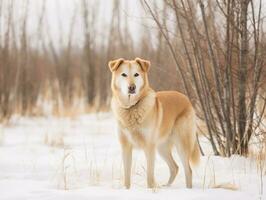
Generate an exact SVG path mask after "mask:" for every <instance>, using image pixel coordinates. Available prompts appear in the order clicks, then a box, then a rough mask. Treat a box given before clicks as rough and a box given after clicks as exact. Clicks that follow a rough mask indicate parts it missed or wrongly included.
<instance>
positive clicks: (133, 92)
mask: <svg viewBox="0 0 266 200" xmlns="http://www.w3.org/2000/svg"><path fill="white" fill-rule="evenodd" d="M131 94H136V91H135V90H134V91H128V95H131Z"/></svg>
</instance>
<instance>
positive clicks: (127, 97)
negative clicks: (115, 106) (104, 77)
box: [108, 58, 150, 107]
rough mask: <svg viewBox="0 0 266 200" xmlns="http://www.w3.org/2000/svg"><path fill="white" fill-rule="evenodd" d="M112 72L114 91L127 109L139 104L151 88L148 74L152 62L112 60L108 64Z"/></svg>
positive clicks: (138, 59) (137, 59)
mask: <svg viewBox="0 0 266 200" xmlns="http://www.w3.org/2000/svg"><path fill="white" fill-rule="evenodd" d="M108 65H109V68H110V70H111V72H112V85H111V88H112V91H113V94H114V95H116V96H117V97H118V98H119V100H120V101H121V102H122V103H123V104H124V106H125V107H130V106H132V105H134V104H136V103H137V102H138V100H139V99H140V98H141V96H142V95H143V93H144V92H145V91H146V89H147V88H148V87H149V82H148V76H147V72H148V71H149V68H150V61H147V60H143V59H140V58H136V59H135V60H124V59H123V58H120V59H117V60H112V61H110V62H109V63H108Z"/></svg>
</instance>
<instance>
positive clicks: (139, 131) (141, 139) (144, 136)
mask: <svg viewBox="0 0 266 200" xmlns="http://www.w3.org/2000/svg"><path fill="white" fill-rule="evenodd" d="M123 134H125V136H126V137H127V139H128V141H129V142H130V143H131V144H132V145H133V146H135V147H140V148H142V147H144V146H146V145H147V143H148V142H151V136H152V135H151V134H152V130H150V129H149V128H144V127H138V128H135V129H127V128H126V129H124V131H123Z"/></svg>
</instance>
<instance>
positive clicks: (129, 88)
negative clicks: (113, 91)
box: [128, 84, 136, 94]
mask: <svg viewBox="0 0 266 200" xmlns="http://www.w3.org/2000/svg"><path fill="white" fill-rule="evenodd" d="M135 90H136V85H135V84H131V85H130V86H129V87H128V93H130V94H133V93H135Z"/></svg>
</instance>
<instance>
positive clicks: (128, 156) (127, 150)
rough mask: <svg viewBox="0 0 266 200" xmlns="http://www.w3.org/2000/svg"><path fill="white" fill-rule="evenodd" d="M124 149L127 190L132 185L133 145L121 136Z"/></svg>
mask: <svg viewBox="0 0 266 200" xmlns="http://www.w3.org/2000/svg"><path fill="white" fill-rule="evenodd" d="M120 143H121V147H122V157H123V167H124V184H125V187H126V188H127V189H129V188H130V185H131V180H130V179H131V165H132V145H131V144H130V143H129V142H128V141H127V139H126V137H125V136H124V135H120Z"/></svg>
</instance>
